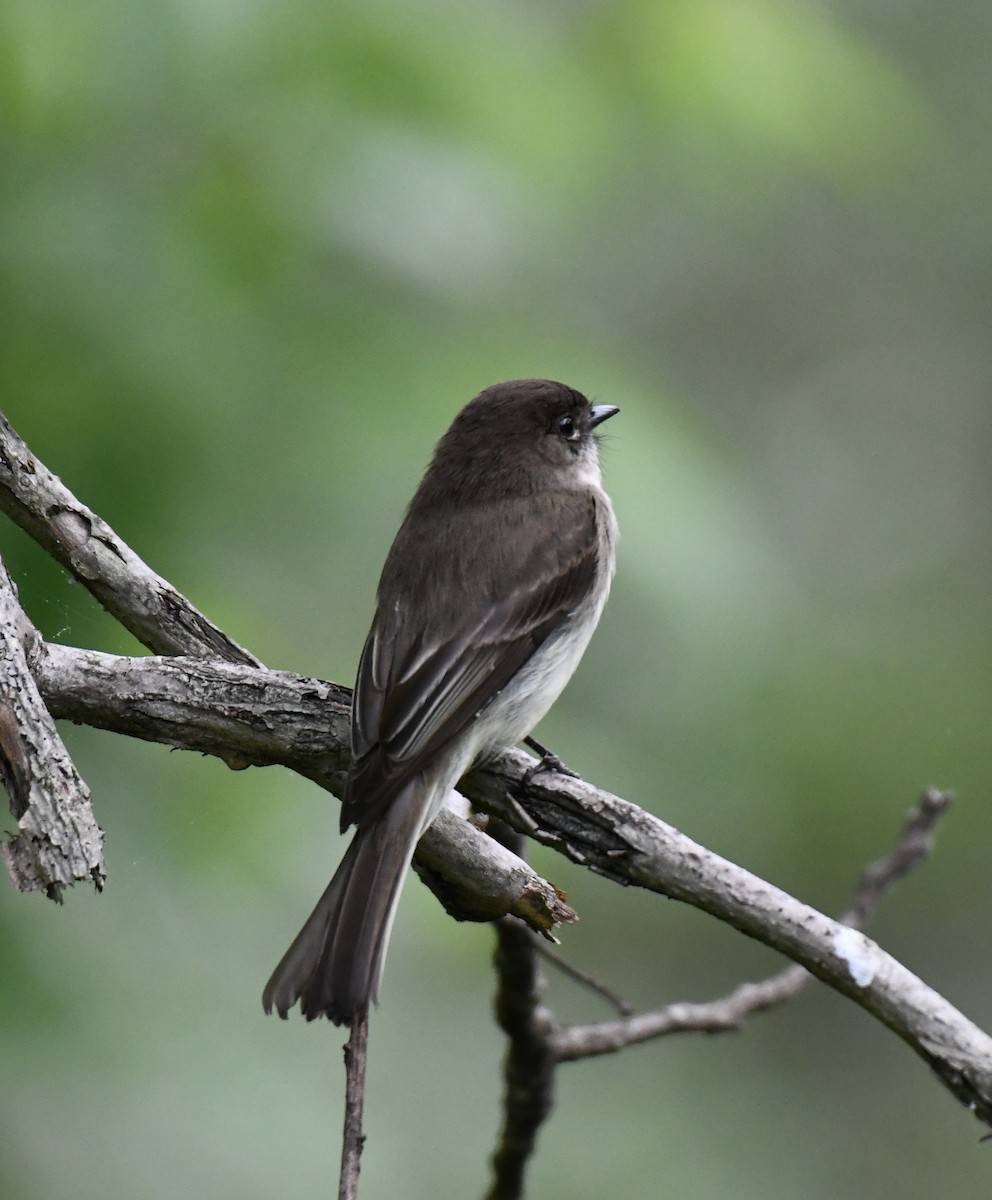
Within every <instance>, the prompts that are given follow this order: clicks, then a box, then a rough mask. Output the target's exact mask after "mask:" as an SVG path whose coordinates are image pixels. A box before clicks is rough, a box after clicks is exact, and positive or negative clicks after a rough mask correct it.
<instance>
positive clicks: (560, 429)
mask: <svg viewBox="0 0 992 1200" xmlns="http://www.w3.org/2000/svg"><path fill="white" fill-rule="evenodd" d="M552 429H554V431H555V433H558V434H560V435H561V436H562V437H563V438H566V439H567V440H568V441H570V442H571V441H574V439H575V438H577V437H578V436H579V426H578V424H577V422H576V420H575V418H574V417H572V416H569V414H568V413H565V414H564V415H563V416H560V417H555V420H554V424H553V425H552Z"/></svg>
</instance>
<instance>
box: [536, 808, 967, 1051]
mask: <svg viewBox="0 0 992 1200" xmlns="http://www.w3.org/2000/svg"><path fill="white" fill-rule="evenodd" d="M952 799H953V798H952V796H951V794H950V793H948V792H939V791H937V789H936V788H929V789H928V790H927V791H925V792H924V793H923V795H922V796H921V797H920V799H919V801H918V802H917V803H916V804H915V805H914V806H913V808H911V809H910V811H909V813H908V815H907V817H906V821H905V823H904V825H903V828H902V832H901V833H900V836H899V841H898V843H897V844H896V846H895V847H894V848H893V850H892V851H891V853H889V854H887V855H886V856H885V857H884V858H880V859H878V860H877V861H876V862H873V863H872V864H871V865H870V866H869V867H866V868H865V870H864V872H863V873H862V876H861V879H860V881H859V883H858V887H857V889H856V891H855V894H854V897H853V899H852V903H851V907H850V908H849V909H848V910H847V912H846V913H845V914H844V915H843V916H842V917H841V919H840V920H841V924H843V925H850V926H852V927H853V928H855V929H860V928H861V927H862V926H863V925H864V924H865V922H866V921H868V919H869V918H870V917H871V916H872V914H873V913H874V911H875V909H876V908H877V906H878V903H879V901H880V900H881V899H882V897H883V896H884V895H885V894H886V893H887V892H888V891H889V890H890V889H891V888H892V886H893V885H894V884H895V883H896V882H897V881H898V880H899V879H901V878H903V877H904V876H905V875H907V874H908V873H909V871H911V870H913V868H915V867H918V866H919V865H920V864H921V863H923V862H924V861H925V860H926V859H927V858H929V856H930V855H931V854H932V853H933V846H934V838H933V835H934V830H935V828H936V826H937V823H938V822H939V821H940V819H941V817H942V816H944V814H945V813H946V812H947V811H948V810H949V808H950V806H951V803H952ZM811 978H812V976H811V975H810V974H809V972H808V971H807V970H806V969H805V968H804V967H800V966H795V965H793V966H790V967H786V968H785V969H784V970H782V971H778V972H777V973H776V974H774V975H771V976H770V977H769V978H767V979H764V980H762V981H761V982H760V983H744V984H741V985H740V986H739V987H737V988H735V989H734V990H733V991H732V992H731V993H730V994H729V995H727V996H723V997H721V998H720V999H718V1000H710V1001H707V1002H705V1003H700V1004H690V1003H677V1004H670V1005H666V1006H665V1007H664V1008H661V1009H656V1010H652V1011H651V1012H646V1013H640V1014H638V1015H636V1016H633V1015H629V1016H627V1015H625V1016H626V1019H625V1020H622V1021H601V1022H597V1023H596V1024H594V1025H573V1026H570V1027H568V1028H565V1029H560V1030H559V1031H558V1033H557V1034H556V1038H555V1051H556V1054H557V1057H558V1059H559V1061H561V1062H574V1061H575V1060H576V1059H580V1058H589V1057H591V1056H593V1055H598V1054H612V1053H614V1052H616V1051H617V1050H621V1049H623V1047H624V1046H629V1045H633V1044H634V1043H637V1042H644V1041H649V1040H651V1039H653V1038H658V1037H665V1036H667V1035H668V1034H672V1033H690V1032H698V1033H722V1032H726V1031H729V1030H736V1029H740V1028H741V1027H742V1026H743V1024H744V1023H745V1021H746V1020H747V1019H748V1017H750V1016H753V1015H754V1014H755V1013H758V1012H765V1011H767V1010H768V1009H770V1008H776V1007H778V1006H779V1005H781V1004H785V1003H786V1002H787V1001H789V1000H791V999H792V998H793V997H794V996H796V995H798V994H799V992H801V991H802V990H803V988H804V987H805V986H806V984H807V983H809V981H810V979H811Z"/></svg>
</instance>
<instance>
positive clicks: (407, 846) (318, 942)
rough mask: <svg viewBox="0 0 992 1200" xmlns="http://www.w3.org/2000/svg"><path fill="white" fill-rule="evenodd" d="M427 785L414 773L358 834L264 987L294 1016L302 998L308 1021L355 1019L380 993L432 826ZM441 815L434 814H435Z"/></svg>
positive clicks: (267, 997) (283, 1012)
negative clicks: (407, 886)
mask: <svg viewBox="0 0 992 1200" xmlns="http://www.w3.org/2000/svg"><path fill="white" fill-rule="evenodd" d="M424 791H425V789H424V786H423V782H422V781H421V780H415V781H411V783H409V784H408V785H407V786H406V788H404V789H403V791H402V792H400V794H399V795H398V796H396V797H395V799H394V800H393V801H392V803H391V805H390V807H389V808H388V809H387V810H386V811H385V812H384V813H383V814H382V816H381V817H380V818H379V819H378V820H376V821H374V822H372V823H371V824H370V825H367V826H365V827H363V828H360V829H358V830H357V832H356V833H355V836H354V838H352V841H351V845H350V846H349V847H348V849H347V851H346V852H345V856H344V858H343V859H342V861H341V865H340V866H339V867H338V869H337V871H336V872H335V874H334V878H333V879H332V880H331V882H330V883H329V884H328V885H327V888H326V889H325V891H324V894H323V895H322V896H321V898H320V899H319V900H318V901H317V904H316V907H315V908H314V910H313V912H312V913H311V914H310V916H309V917H308V918H307V921H306V923H305V924H304V926H303V928H302V929H301V930H300V932H299V933H298V934H297V935H296V938H295V939H294V940H293V944H292V945H291V946H290V948H289V949H288V950H287V951H286V953H285V954H284V955H283V957H282V959H281V960H280V962H279V965H278V966H277V967H276V969H275V970H274V971H273V973H272V978H271V979H270V980H269V982H268V983H267V984H266V986H265V991H264V992H263V993H262V1004H263V1006H264V1008H265V1011H266V1012H267V1013H268V1012H271V1011H272V1009H273V1008H275V1010H276V1011H277V1012H278V1013H279V1015H280V1017H286V1016H287V1014H288V1012H289V1010H290V1009H291V1008H292V1007H293V1005H294V1004H295V1003H296V1002H297V1000H299V1002H300V1010H301V1012H302V1013H303V1015H304V1016H305V1017H306V1018H307V1020H308V1021H312V1020H313V1019H314V1017H319V1016H326V1017H328V1018H330V1020H332V1021H333V1022H334V1023H335V1025H341V1024H345V1023H347V1022H349V1021H350V1020H351V1019H352V1017H353V1016H354V1015H355V1014H356V1013H357V1012H358V1011H359V1010H361V1009H363V1008H367V1007H368V1005H369V1003H370V1002H371V1001H373V1000H376V999H378V990H379V981H380V979H381V976H382V966H383V961H384V959H385V954H386V947H387V945H388V942H389V934H390V932H391V930H392V924H393V917H394V916H395V913H396V906H397V904H398V902H399V898H400V891H401V889H402V885H403V880H404V878H405V876H406V873H407V868H408V867H409V865H410V859H411V858H412V857H413V851H414V848H415V847H416V844H417V841H418V840H419V838H420V835H421V833H422V832H423V828H424V819H425V812H426V805H425V799H426V797H425V795H424ZM431 815H433V814H431Z"/></svg>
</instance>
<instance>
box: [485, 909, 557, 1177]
mask: <svg viewBox="0 0 992 1200" xmlns="http://www.w3.org/2000/svg"><path fill="white" fill-rule="evenodd" d="M494 962H495V964H496V974H497V980H498V987H497V992H496V1018H497V1020H498V1021H499V1024H500V1027H501V1028H502V1030H503V1032H504V1033H505V1034H506V1036H507V1039H508V1042H507V1050H506V1061H505V1062H504V1064H503V1078H504V1080H505V1089H506V1090H505V1095H504V1097H503V1122H502V1128H501V1129H500V1133H499V1139H498V1141H497V1144H496V1150H495V1152H494V1154H493V1159H492V1162H493V1183H492V1187H491V1188H490V1189H489V1191H488V1193H487V1194H486V1200H517V1198H518V1197H520V1196H522V1195H523V1194H524V1171H525V1169H526V1166H527V1161H528V1159H529V1158H530V1156H531V1154H532V1153H533V1151H534V1145H535V1142H536V1140H537V1133H538V1130H539V1129H540V1127H541V1125H542V1123H543V1122H544V1120H545V1118H546V1117H547V1116H548V1114H549V1113H550V1112H551V1107H552V1104H553V1103H554V1082H555V1065H556V1063H555V1054H554V1036H553V1035H554V1029H555V1022H554V1017H553V1016H552V1014H551V1012H550V1010H549V1009H547V1008H545V1007H544V1005H543V1004H542V1003H541V996H542V993H543V991H544V980H543V978H542V977H541V972H540V968H539V966H538V958H537V954H536V951H535V946H534V941H533V939H532V937H531V935H530V934H529V933H528V931H527V930H526V929H525V928H524V927H523V926H522V925H521V924H520V923H519V922H518V921H513V920H510V919H505V920H502V921H499V922H497V925H496V952H495V955H494Z"/></svg>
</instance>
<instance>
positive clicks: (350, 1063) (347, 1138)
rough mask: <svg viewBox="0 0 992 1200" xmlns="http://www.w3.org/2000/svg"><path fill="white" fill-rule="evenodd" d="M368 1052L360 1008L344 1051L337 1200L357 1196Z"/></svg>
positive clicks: (365, 1023)
mask: <svg viewBox="0 0 992 1200" xmlns="http://www.w3.org/2000/svg"><path fill="white" fill-rule="evenodd" d="M368 1048H369V1011H368V1009H367V1008H363V1009H361V1011H360V1012H357V1013H356V1014H355V1016H354V1017H353V1019H352V1022H351V1036H350V1037H349V1038H348V1041H347V1043H346V1045H345V1048H344V1066H345V1095H344V1135H343V1137H342V1139H341V1175H340V1178H339V1181H338V1200H356V1198H357V1196H358V1172H359V1170H360V1168H361V1163H362V1150H363V1148H364V1146H365V1134H364V1133H363V1132H362V1113H363V1111H364V1108H365V1066H366V1063H367V1061H368Z"/></svg>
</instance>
